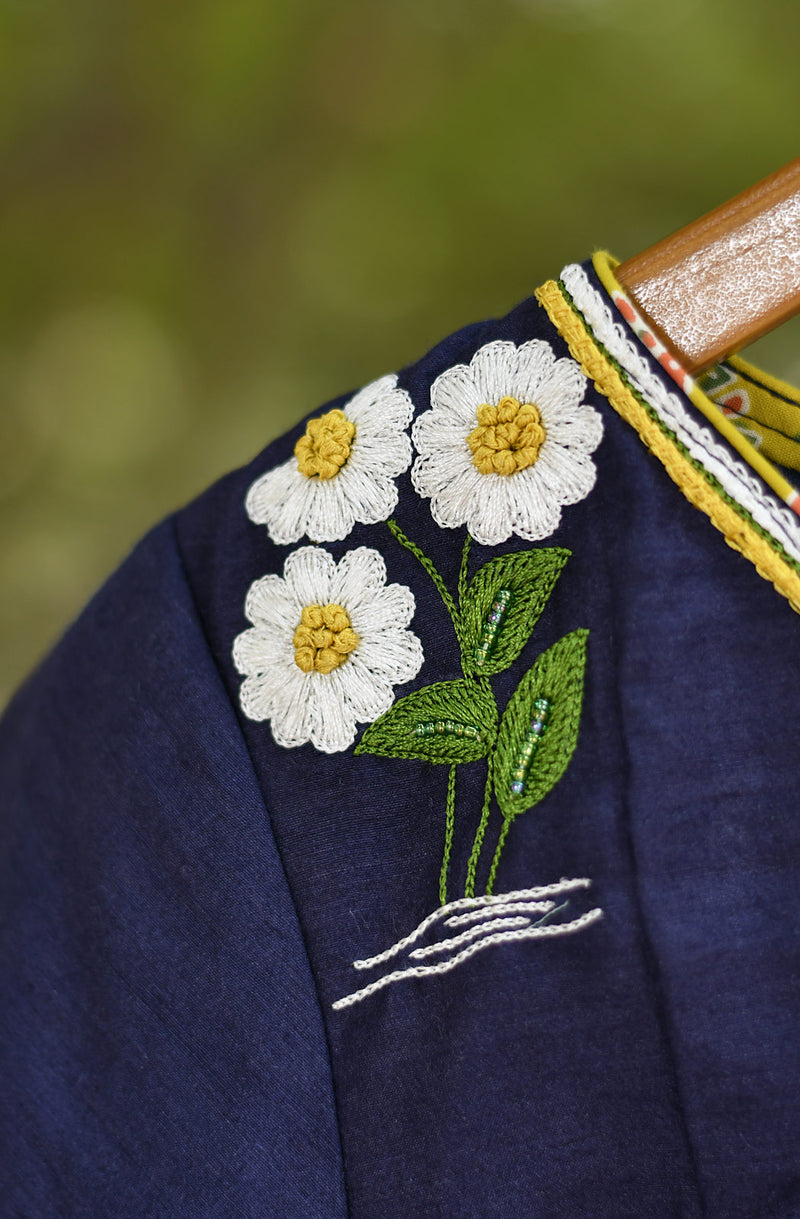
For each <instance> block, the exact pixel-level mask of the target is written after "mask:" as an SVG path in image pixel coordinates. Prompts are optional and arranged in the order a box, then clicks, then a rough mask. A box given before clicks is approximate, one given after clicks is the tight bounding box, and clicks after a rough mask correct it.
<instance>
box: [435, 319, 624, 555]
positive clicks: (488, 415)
mask: <svg viewBox="0 0 800 1219" xmlns="http://www.w3.org/2000/svg"><path fill="white" fill-rule="evenodd" d="M585 389H586V380H585V378H584V376H583V374H582V373H581V370H580V367H579V366H578V364H577V363H576V362H575V361H574V360H572V359H570V358H569V357H565V358H562V359H558V360H557V359H556V357H555V354H554V353H553V349H552V347H551V346H550V344H549V343H547V342H545V341H544V340H543V339H531V340H530V341H529V342H527V343H523V344H522V345H521V346H520V347H516V346H515V345H514V344H513V343H509V342H502V341H499V340H498V341H495V342H492V343H487V344H486V345H485V346H484V347H481V348H480V350H479V351H477V352H476V353H475V355H474V356H473V357H472V359H471V361H470V363H469V364H468V365H467V364H456V365H455V367H454V368H448V369H447V371H446V372H443V373H442V374H441V376H439V377H437V379H436V381H434V383H433V385H432V387H431V409H430V410H429V411H425V412H424V414H422V415H420V416H419V418H418V419H417V420H416V422H415V424H414V427H413V429H412V435H413V437H414V444H415V446H416V449H417V452H418V454H419V456H418V457H417V459H416V461H415V462H414V466H413V469H412V471H411V479H412V482H413V483H414V487H415V489H416V491H417V492H418V494H419V495H421V496H422V497H423V498H425V499H430V501H431V512H432V513H433V518H434V520H435V521H436V522H437V524H439V525H442V526H443V527H444V528H446V529H452V528H456V527H457V526H459V525H466V526H467V528H468V530H469V532H470V534H471V535H472V537H473V538H474V539H475V541H476V542H480V543H482V544H483V545H484V546H496V545H498V543H500V542H505V541H506V540H507V539H508V538H509V537H511V535H512V533H513V534H516V535H517V536H518V537H521V538H525V539H526V540H527V541H529V542H538V541H541V540H542V539H543V538H546V537H548V536H549V535H550V534H551V533H553V531H554V530H555V529H556V528H557V527H558V523H559V520H560V519H561V509H562V507H563V506H564V505H566V504H577V503H578V502H579V501H580V500H582V499H583V498H584V497H585V496H587V495H588V494H589V492H590V491H591V489H592V487H593V486H594V482H595V477H596V469H595V465H594V462H593V461H592V458H591V454H592V453H593V452H594V450H595V449H596V448H597V446H598V444H599V443H600V440H601V438H602V435H603V421H602V418H601V416H600V414H599V412H598V411H596V410H595V409H594V407H592V406H590V405H588V404H587V403H586V402H584V401H583V397H584V392H585Z"/></svg>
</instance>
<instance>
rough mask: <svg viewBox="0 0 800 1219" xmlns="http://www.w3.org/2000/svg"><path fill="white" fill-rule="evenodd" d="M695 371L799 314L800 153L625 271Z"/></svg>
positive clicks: (642, 305) (626, 282)
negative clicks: (799, 155)
mask: <svg viewBox="0 0 800 1219" xmlns="http://www.w3.org/2000/svg"><path fill="white" fill-rule="evenodd" d="M615 274H616V276H617V279H618V280H619V281H620V283H621V284H622V285H623V287H624V288H625V290H626V291H627V292H628V293H629V294H630V296H631V297H632V298H633V300H634V301H635V302H636V304H637V305H638V307H639V309H640V310H641V312H642V313H643V314H644V315H645V316H646V317H647V319H648V321H649V322H650V323H651V325H652V327H653V329H654V330H655V332H656V334H657V335H658V336H659V338H661V339H662V340H663V342H664V343H665V344H666V346H667V347H668V348H669V349H670V350H671V351H672V352H673V353H674V354H675V355H676V356H677V358H678V359H679V360H680V362H681V364H682V365H683V366H684V368H686V369H687V370H688V371H689V372H690V373H694V374H696V373H699V372H702V371H703V370H704V369H706V368H711V367H712V366H713V365H714V364H718V363H719V361H720V360H723V359H725V357H726V356H729V355H731V353H732V352H734V351H739V350H740V348H742V347H746V346H747V344H748V343H752V342H754V341H755V339H757V338H760V337H761V335H763V334H766V333H767V331H769V330H773V329H774V328H775V327H776V326H779V325H780V324H781V322H784V321H786V320H787V319H788V318H790V317H792V316H793V315H794V314H795V313H798V312H800V157H798V158H797V160H795V161H791V162H790V163H789V164H788V165H785V166H784V167H783V169H779V170H778V171H777V172H776V173H774V174H771V175H770V176H769V177H768V178H764V179H763V181H761V182H757V183H756V184H755V186H751V187H750V189H749V190H746V191H744V192H743V193H742V194H741V195H737V196H736V197H735V198H734V199H731V200H730V201H729V202H728V203H723V204H722V206H721V207H718V208H715V209H714V211H712V212H708V213H707V214H706V215H705V216H701V217H700V219H699V220H695V221H694V222H693V223H692V224H689V225H687V226H686V227H685V228H683V229H680V230H679V231H678V232H677V233H673V234H672V236H671V237H666V238H665V239H664V240H663V241H659V242H658V243H657V244H656V245H654V246H651V247H650V249H649V250H645V251H644V253H643V254H638V255H637V256H636V257H635V258H631V259H629V260H628V261H627V262H625V263H623V264H622V265H621V266H620V267H618V268H617V270H616V272H615Z"/></svg>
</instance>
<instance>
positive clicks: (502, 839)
mask: <svg viewBox="0 0 800 1219" xmlns="http://www.w3.org/2000/svg"><path fill="white" fill-rule="evenodd" d="M510 828H511V822H510V821H506V820H505V819H504V820H503V828H502V829H501V831H500V837H499V838H498V840H497V850H496V851H495V853H494V859H493V860H492V866H491V868H490V869H489V879H488V881H487V882H486V896H487V897H491V895H492V890H493V889H494V878H495V876H496V875H497V865H498V864H499V863H500V856H501V855H502V853H503V847H504V846H505V844H506V834H507V833H508V831H509V829H510Z"/></svg>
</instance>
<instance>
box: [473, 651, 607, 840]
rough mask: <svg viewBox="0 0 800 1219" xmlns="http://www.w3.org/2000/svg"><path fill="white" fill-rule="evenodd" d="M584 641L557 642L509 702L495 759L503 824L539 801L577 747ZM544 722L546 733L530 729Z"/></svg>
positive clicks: (581, 695) (557, 778)
mask: <svg viewBox="0 0 800 1219" xmlns="http://www.w3.org/2000/svg"><path fill="white" fill-rule="evenodd" d="M588 635H589V632H588V631H586V630H578V631H572V632H571V634H569V635H565V636H564V637H563V639H559V640H557V642H556V643H554V644H553V646H552V647H550V648H548V649H547V651H546V652H543V653H542V655H541V656H540V657H539V658H538V660H536V661H535V662H534V664H533V666H532V667H531V668H530V669H529V670H528V672H527V673H526V674H525V676H524V677H523V678H522V680H521V682H520V683H519V685H518V686H517V688H516V690H515V691H514V693H513V694H512V695H511V698H510V699H509V702H508V706H507V707H506V710H505V714H504V716H503V719H502V723H501V724H500V732H499V734H498V737H497V748H496V750H495V758H494V791H495V796H496V798H497V803H498V804H499V806H500V811H501V813H502V814H503V817H504V818H505V819H506V821H513V819H514V818H515V817H518V816H519V815H520V813H524V812H525V811H526V810H527V809H529V808H533V806H534V805H535V804H538V803H539V801H540V800H543V799H544V797H545V796H546V795H547V793H548V792H549V791H551V790H552V789H553V788H554V787H555V785H556V783H557V782H558V780H559V779H560V778H561V776H562V775H563V773H564V771H565V770H566V769H567V766H568V765H569V761H570V758H571V757H572V754H573V753H574V751H575V746H576V745H577V743H578V726H579V724H580V718H581V707H582V704H583V684H584V675H585V671H586V640H587V638H588ZM545 703H546V704H547V705H546V707H545V705H544V704H545ZM543 721H544V724H545V727H544V729H539V730H536V729H532V725H534V724H541V723H542V722H543ZM523 775H524V781H523V782H522V790H521V791H520V790H519V789H520V780H521V776H523Z"/></svg>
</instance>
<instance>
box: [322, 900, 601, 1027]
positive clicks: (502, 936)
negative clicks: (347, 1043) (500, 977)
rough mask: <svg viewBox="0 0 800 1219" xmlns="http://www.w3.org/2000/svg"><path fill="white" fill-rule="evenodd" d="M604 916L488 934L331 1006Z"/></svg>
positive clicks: (589, 913) (598, 912) (590, 913)
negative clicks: (498, 947)
mask: <svg viewBox="0 0 800 1219" xmlns="http://www.w3.org/2000/svg"><path fill="white" fill-rule="evenodd" d="M602 917H603V911H602V910H601V909H600V908H599V907H597V908H595V909H594V910H587V912H586V914H582V915H581V916H580V918H576V919H573V921H572V922H571V923H552V924H549V925H547V926H544V927H524V928H522V929H521V930H519V931H499V932H496V933H495V934H494V935H487V936H484V937H483V939H480V940H477V941H476V943H474V944H471V945H470V947H469V948H464V949H463V950H462V951H461V952H459V953H456V955H455V956H454V957H451V958H450V960H449V961H440V962H439V964H438V965H413V966H412V967H411V968H410V969H397V970H395V971H394V973H390V974H384V976H383V977H382V978H377V979H376V980H375V981H374V982H370V984H369V986H365V987H363V988H362V989H361V990H357V991H354V992H353V994H351V995H345V997H344V998H343V999H337V1000H336V1002H335V1003H334V1004H332V1007H333V1009H334V1011H341V1009H342V1008H345V1007H351V1006H352V1005H353V1004H354V1003H360V1002H361V1000H362V999H368V998H369V996H370V995H374V994H375V992H376V991H378V990H382V989H383V987H384V986H389V985H391V983H392V982H399V981H400V980H401V979H402V978H425V977H428V976H429V975H430V974H444V973H448V972H449V970H451V969H455V967H456V966H457V965H461V964H462V963H463V962H464V961H466V960H468V959H469V958H470V957H472V956H474V955H475V953H476V952H482V951H483V949H484V948H490V947H492V946H493V945H495V944H508V943H510V942H512V941H519V940H536V939H548V938H553V937H555V936H560V935H574V934H575V932H576V931H580V930H581V929H582V928H583V927H588V926H589V925H590V924H591V923H596V922H597V921H598V919H601V918H602Z"/></svg>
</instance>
